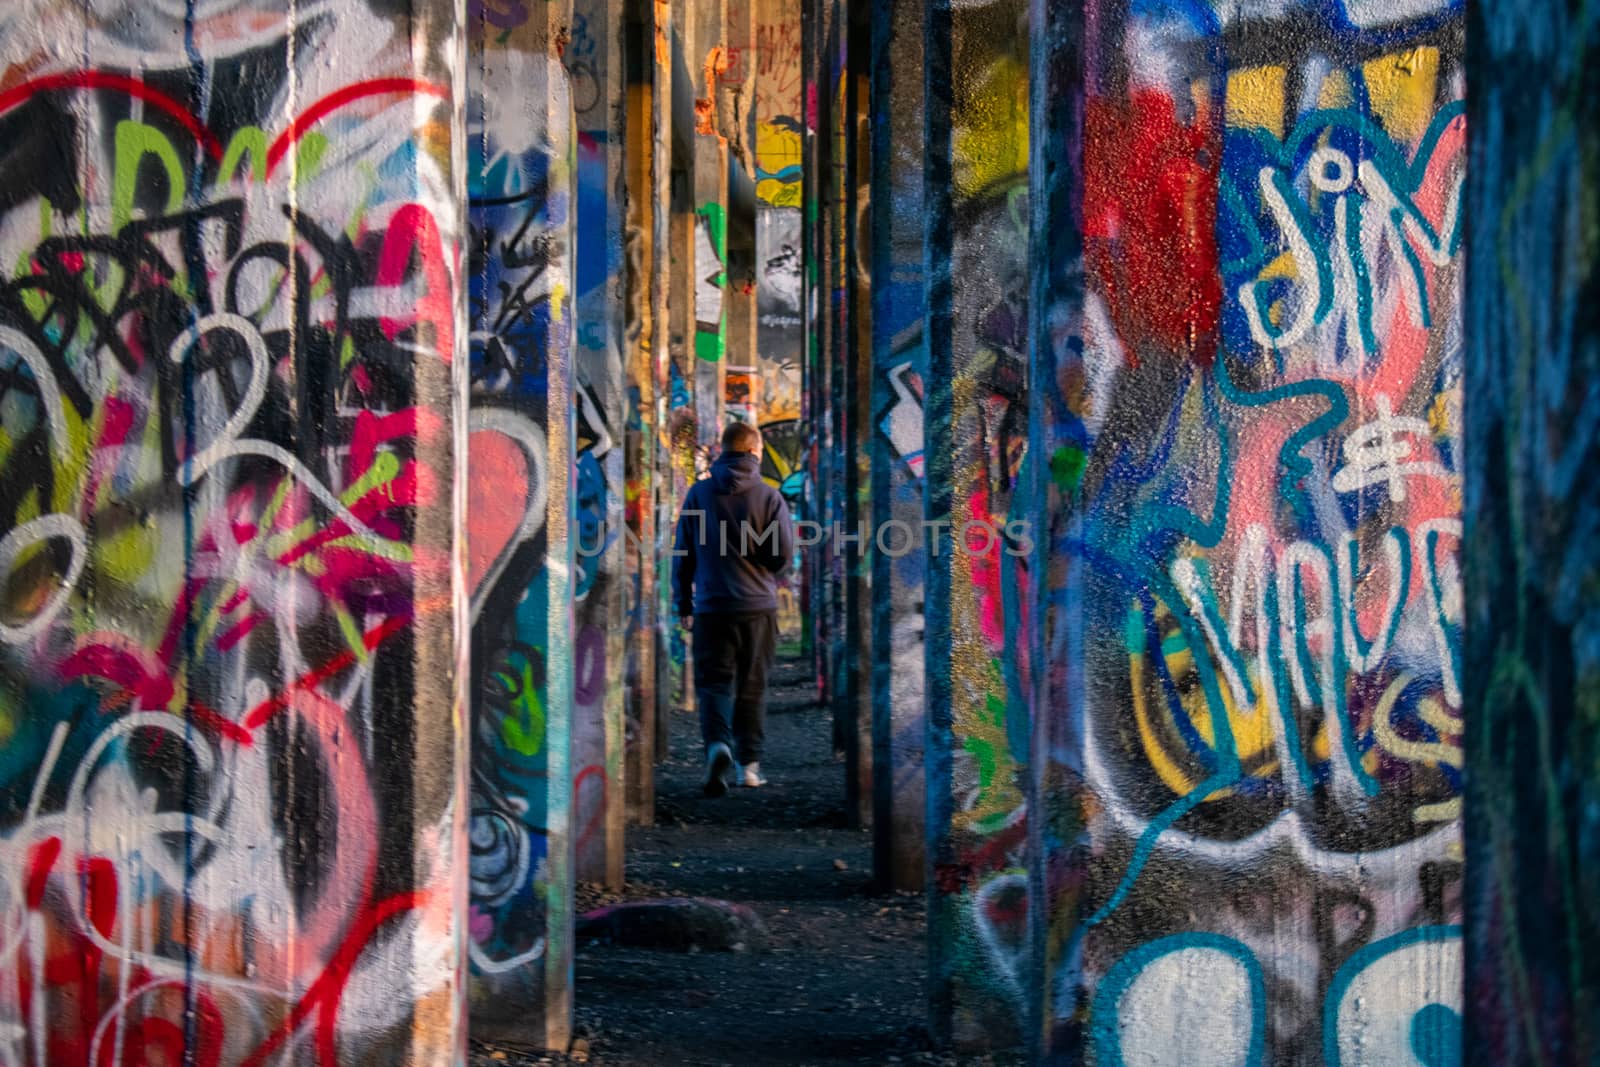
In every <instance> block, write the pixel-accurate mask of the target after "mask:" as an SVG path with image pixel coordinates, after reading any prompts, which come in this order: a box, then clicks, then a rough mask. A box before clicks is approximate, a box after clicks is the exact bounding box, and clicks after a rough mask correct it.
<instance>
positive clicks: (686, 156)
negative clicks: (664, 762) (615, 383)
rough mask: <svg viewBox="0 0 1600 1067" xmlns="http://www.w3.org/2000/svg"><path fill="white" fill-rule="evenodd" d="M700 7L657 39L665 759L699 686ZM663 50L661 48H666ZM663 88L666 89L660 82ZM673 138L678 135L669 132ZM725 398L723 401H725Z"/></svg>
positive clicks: (666, 16)
mask: <svg viewBox="0 0 1600 1067" xmlns="http://www.w3.org/2000/svg"><path fill="white" fill-rule="evenodd" d="M692 6H693V5H692V4H691V3H690V2H689V0H671V3H670V8H669V9H668V10H665V11H663V8H662V6H660V5H658V6H657V8H656V16H657V19H658V22H657V33H658V35H663V36H665V37H666V42H667V47H666V49H665V58H664V62H665V63H666V64H667V73H668V76H667V78H666V79H665V80H666V81H667V82H668V83H669V84H670V85H671V93H670V95H669V97H668V99H667V100H665V101H664V102H663V103H664V104H665V105H669V106H667V107H666V108H665V115H664V117H665V118H666V120H667V125H666V126H664V127H662V134H661V136H662V137H664V138H667V139H668V140H669V141H670V151H669V165H670V181H669V204H670V211H669V212H668V216H667V218H668V227H667V242H666V248H667V251H668V254H669V255H670V257H671V264H670V265H671V272H670V276H669V288H668V300H667V308H668V314H669V316H670V318H669V320H668V335H669V346H668V355H669V361H668V388H667V389H666V390H665V396H663V397H662V398H661V399H660V400H659V401H658V403H659V404H661V405H662V406H664V407H665V409H666V418H665V419H664V420H663V426H664V427H665V428H666V435H667V440H666V446H667V450H668V455H669V456H670V462H669V463H668V464H667V470H668V472H669V473H670V478H668V479H664V480H663V484H662V495H661V510H660V512H659V513H658V520H657V523H656V537H657V539H658V541H659V546H658V554H659V558H661V559H662V560H663V567H662V570H661V572H660V573H661V598H662V600H661V603H662V609H663V612H664V619H665V624H666V625H665V629H666V651H667V655H666V656H665V657H663V661H662V664H661V681H660V692H661V697H660V699H661V705H660V706H661V708H662V709H663V711H662V714H660V715H659V716H658V717H657V719H656V726H657V730H656V752H657V755H658V757H659V758H665V757H666V753H667V731H666V728H667V727H668V725H669V724H670V722H671V716H670V715H668V714H666V711H667V710H669V709H672V708H684V709H693V707H694V686H693V684H691V680H690V667H689V663H688V658H689V643H688V641H687V640H686V638H685V635H684V632H683V630H682V629H681V628H680V627H679V626H678V620H677V609H676V605H675V604H674V603H673V601H672V591H671V563H672V556H671V551H672V534H673V529H674V524H675V523H676V522H677V520H678V508H679V506H680V505H681V504H682V503H683V497H684V494H685V493H686V492H688V489H689V486H691V485H693V484H694V481H695V464H696V457H697V455H698V453H699V446H700V436H701V435H700V429H699V414H698V401H697V399H696V391H697V388H698V386H697V375H698V371H697V367H698V364H699V362H700V361H699V360H698V359H697V358H696V356H695V336H696V330H695V301H696V300H697V299H698V294H699V287H698V285H697V284H696V282H695V274H694V272H695V233H696V228H697V218H698V216H697V215H696V213H695V203H696V201H695V156H696V151H697V148H696V142H697V141H698V140H699V138H698V136H697V135H696V133H695V130H696V128H697V122H696V112H695V100H696V89H695V78H694V75H693V74H692V73H691V68H692V67H693V66H694V62H695V61H694V56H693V50H694V46H695V26H694V21H693V13H692ZM658 47H660V46H659V45H658ZM658 84H659V82H658ZM669 130H670V134H669V133H668V131H669ZM718 395H719V396H720V394H718Z"/></svg>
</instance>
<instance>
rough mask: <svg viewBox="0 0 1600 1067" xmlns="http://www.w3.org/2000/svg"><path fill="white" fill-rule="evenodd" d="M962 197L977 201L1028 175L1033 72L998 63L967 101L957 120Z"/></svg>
mask: <svg viewBox="0 0 1600 1067" xmlns="http://www.w3.org/2000/svg"><path fill="white" fill-rule="evenodd" d="M957 122H958V124H959V133H957V135H956V153H955V159H956V162H955V168H954V172H953V173H954V178H955V186H956V192H957V193H958V194H959V195H961V196H972V195H974V194H975V193H978V192H981V191H982V190H984V189H986V188H989V187H990V186H992V185H995V184H997V183H999V182H1001V181H1004V180H1006V179H1009V178H1011V177H1013V176H1015V175H1018V174H1026V173H1027V172H1028V68H1027V67H1025V66H1024V65H1023V64H1021V63H1019V62H1017V61H1016V60H1015V59H1012V58H1011V57H1009V56H1006V57H1003V58H1001V59H997V60H995V62H994V63H992V64H991V65H990V66H989V69H988V70H986V71H985V72H984V74H983V77H981V78H980V79H978V81H977V83H976V85H974V86H973V87H972V88H971V90H970V94H967V95H964V97H963V99H962V100H961V103H960V114H959V116H958V118H957Z"/></svg>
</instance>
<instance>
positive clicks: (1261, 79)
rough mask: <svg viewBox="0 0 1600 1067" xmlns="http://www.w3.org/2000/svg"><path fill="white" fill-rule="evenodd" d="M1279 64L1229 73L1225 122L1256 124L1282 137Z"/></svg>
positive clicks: (1282, 78) (1283, 73)
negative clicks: (1226, 119) (1277, 65)
mask: <svg viewBox="0 0 1600 1067" xmlns="http://www.w3.org/2000/svg"><path fill="white" fill-rule="evenodd" d="M1287 79H1288V75H1287V72H1286V71H1285V70H1284V69H1283V68H1282V67H1250V68H1248V69H1246V70H1236V71H1234V72H1233V73H1231V74H1229V75H1228V112H1227V114H1228V125H1229V126H1234V127H1252V126H1254V127H1259V128H1261V129H1263V130H1270V131H1272V135H1273V136H1274V137H1277V138H1278V139H1279V140H1282V139H1283V91H1284V84H1285V82H1286V81H1287Z"/></svg>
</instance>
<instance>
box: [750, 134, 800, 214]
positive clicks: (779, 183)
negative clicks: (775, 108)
mask: <svg viewBox="0 0 1600 1067" xmlns="http://www.w3.org/2000/svg"><path fill="white" fill-rule="evenodd" d="M803 152H804V148H803V145H802V142H801V139H800V133H799V130H798V129H797V128H796V127H795V125H794V124H793V122H785V123H777V122H762V123H760V124H758V125H757V126H756V168H757V169H756V174H757V176H758V179H759V180H758V181H757V182H756V199H758V200H760V201H761V202H762V203H764V204H771V205H773V206H774V207H799V206H800V200H801V187H800V166H801V161H802V158H803Z"/></svg>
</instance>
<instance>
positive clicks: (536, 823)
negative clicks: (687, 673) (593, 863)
mask: <svg viewBox="0 0 1600 1067" xmlns="http://www.w3.org/2000/svg"><path fill="white" fill-rule="evenodd" d="M546 14H547V15H548V17H549V19H554V18H555V16H556V12H555V11H554V10H553V9H552V10H550V11H548V12H547V13H546ZM556 28H557V27H556V26H555V25H552V24H551V23H550V22H549V21H548V20H546V19H530V20H528V21H525V22H523V23H521V24H520V25H519V26H518V28H517V29H516V30H515V31H514V32H512V33H510V34H509V35H501V34H495V35H493V36H490V35H489V34H488V32H487V31H486V29H485V28H484V26H483V25H482V24H481V23H480V24H476V25H474V26H473V27H472V34H471V36H470V37H469V47H470V49H471V50H472V54H473V55H474V56H475V57H476V58H475V61H474V62H471V63H469V64H468V68H469V70H470V72H471V73H470V77H469V80H468V90H469V98H468V105H467V130H468V148H469V154H468V174H467V187H468V195H469V201H468V205H469V219H470V224H471V246H470V256H471V258H470V285H469V290H468V325H469V328H470V331H471V334H470V336H471V360H470V378H471V397H470V401H469V405H470V438H469V455H468V468H469V471H468V473H469V476H470V479H471V480H470V485H469V494H468V499H467V501H466V515H467V526H468V531H467V532H468V537H469V541H468V544H469V546H470V549H471V553H470V557H469V561H468V566H469V572H470V574H471V576H472V578H473V579H474V580H473V582H472V585H473V598H472V619H471V621H472V674H471V697H472V742H473V747H472V775H471V804H472V807H471V824H470V830H471V872H470V873H471V882H470V900H469V913H468V917H469V922H468V935H469V942H468V950H469V955H470V959H471V962H472V971H473V980H472V986H471V994H472V996H471V1008H472V1022H473V1028H474V1032H475V1033H477V1034H479V1035H480V1036H484V1037H497V1036H498V1037H505V1038H511V1039H517V1040H523V1041H529V1042H540V1043H549V1044H551V1045H555V1044H560V1043H561V1042H564V1041H565V1034H566V1030H567V1026H568V1023H569V1012H570V1002H569V998H570V989H569V983H570V969H571V965H570V960H571V955H570V954H571V951H572V933H571V932H572V914H571V908H572V877H573V873H572V865H571V841H572V837H571V835H572V834H573V833H574V832H575V827H574V826H573V819H572V812H573V806H574V801H573V793H574V789H575V787H574V783H573V781H572V774H571V771H570V769H569V768H570V766H571V752H572V731H573V700H574V688H575V679H574V675H575V674H577V675H581V676H582V677H584V678H588V677H590V675H591V674H592V671H580V670H578V665H577V664H576V663H575V659H576V651H577V649H576V645H577V642H576V641H575V639H574V638H575V631H574V629H573V609H572V604H573V602H574V599H575V598H576V597H578V596H580V595H581V593H582V592H583V591H584V590H580V588H579V587H580V585H582V584H583V582H585V581H587V582H588V583H589V585H590V588H591V589H592V587H593V584H594V582H595V580H596V574H595V572H585V573H584V574H583V575H581V576H575V575H577V570H576V567H575V563H576V560H575V552H574V542H575V537H576V536H577V535H580V534H584V533H587V534H588V535H589V536H590V539H591V542H592V540H593V539H594V538H596V537H601V536H603V532H604V531H603V529H602V530H600V531H597V530H595V529H593V528H589V529H585V523H584V522H583V521H578V522H576V523H571V522H570V517H571V516H572V515H573V514H574V511H575V509H576V507H577V504H578V501H575V500H573V499H571V498H570V496H569V493H570V490H569V486H576V491H577V496H578V498H580V499H583V498H585V497H586V496H587V499H588V500H589V501H590V503H591V505H592V503H593V501H594V499H595V497H596V496H597V494H598V495H600V496H603V495H604V491H605V485H604V479H603V477H601V476H599V475H598V474H597V473H596V468H595V466H594V462H595V461H594V458H593V456H592V455H590V453H591V452H592V450H593V448H594V445H595V441H596V435H595V434H594V431H593V430H592V428H591V430H590V433H589V436H588V437H586V438H584V441H585V444H586V445H587V446H588V448H587V449H586V451H585V453H584V454H582V455H578V454H577V438H576V436H575V431H576V427H577V419H576V416H575V413H574V408H575V407H581V406H582V399H581V398H579V397H575V396H574V392H573V381H574V377H573V362H574V360H573V346H574V335H575V330H574V325H573V324H574V311H573V286H574V275H575V265H574V258H575V254H574V249H573V232H572V231H573V225H574V219H573V215H574V210H575V205H574V184H575V181H574V172H573V171H574V168H573V129H572V126H573V119H572V99H571V94H570V80H569V77H568V75H567V72H566V69H565V67H564V66H563V65H562V63H561V62H560V60H559V59H558V58H556V55H555V30H556ZM535 120H537V121H535ZM590 408H591V410H592V408H593V404H592V401H591V403H590ZM586 460H588V462H585V461H586ZM574 462H576V463H577V466H578V471H577V472H576V475H575V476H573V477H570V478H569V477H567V476H564V474H565V472H566V471H567V470H568V469H569V465H570V464H572V463H574ZM585 471H588V472H589V473H590V475H591V477H590V478H588V479H587V480H585V479H584V478H582V477H581V475H582V474H583V473H584V472H585ZM588 525H589V526H590V527H592V526H593V525H594V524H593V523H590V524H588ZM591 562H592V561H591Z"/></svg>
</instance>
